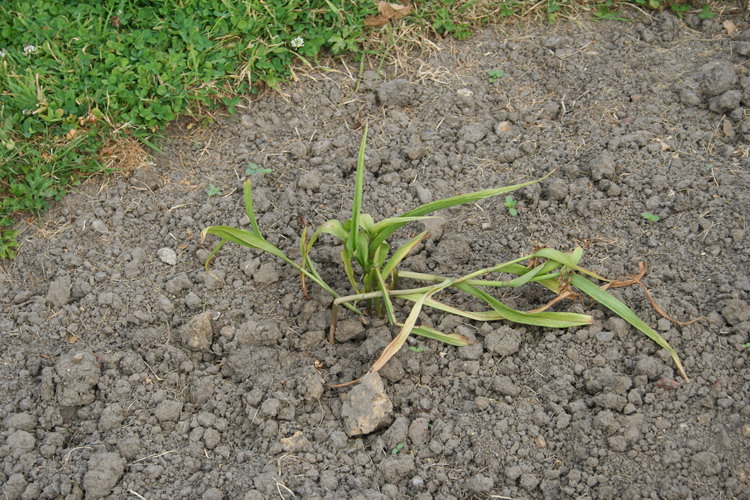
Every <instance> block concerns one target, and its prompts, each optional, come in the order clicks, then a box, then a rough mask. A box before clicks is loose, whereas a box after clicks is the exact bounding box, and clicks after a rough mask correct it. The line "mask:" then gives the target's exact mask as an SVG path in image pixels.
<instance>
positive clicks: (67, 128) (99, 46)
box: [0, 0, 714, 258]
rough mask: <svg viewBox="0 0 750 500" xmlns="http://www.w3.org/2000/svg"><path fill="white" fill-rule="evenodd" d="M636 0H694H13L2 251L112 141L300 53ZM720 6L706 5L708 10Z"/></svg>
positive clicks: (1, 41)
mask: <svg viewBox="0 0 750 500" xmlns="http://www.w3.org/2000/svg"><path fill="white" fill-rule="evenodd" d="M628 4H630V5H635V6H638V7H639V8H642V9H654V10H662V9H665V8H672V9H673V10H674V11H675V12H682V11H681V10H680V9H683V10H684V7H680V6H681V5H694V2H677V1H672V0H630V1H616V0H588V1H576V2H571V1H570V0H542V2H539V1H537V0H425V1H424V2H419V3H418V4H416V5H414V6H413V9H412V13H411V14H410V15H408V16H406V17H404V18H403V19H401V20H400V21H398V24H396V23H394V22H389V23H388V24H386V25H385V26H383V27H382V28H376V29H371V30H367V29H366V28H365V26H364V24H365V22H364V20H365V19H366V18H368V17H369V16H372V15H374V14H375V13H376V9H377V4H376V2H373V1H372V0H247V1H243V2H231V1H228V0H179V1H178V0H164V1H161V2H151V1H148V0H105V1H103V2H67V1H65V0H37V1H29V0H7V1H5V2H2V3H0V20H2V21H3V22H1V23H0V258H8V257H13V255H14V251H15V249H16V248H17V246H18V244H17V241H16V236H17V231H15V230H14V225H15V223H16V221H17V219H18V218H19V217H20V216H25V215H26V214H32V215H38V214H40V213H42V212H43V211H44V210H46V209H47V208H48V207H49V205H50V202H52V201H55V200H59V199H61V198H62V196H64V195H65V194H66V193H67V192H68V191H69V190H70V189H71V188H74V187H75V186H77V185H79V184H80V183H81V182H82V181H83V180H84V179H86V178H87V177H89V176H92V175H95V174H99V173H108V172H111V171H113V170H115V169H118V168H120V167H121V166H120V165H119V164H120V163H121V162H120V161H119V159H113V158H112V157H110V156H109V153H108V151H109V150H111V149H113V148H112V147H111V146H110V145H111V144H112V143H117V142H118V141H126V142H127V141H132V140H133V139H135V140H137V141H138V143H139V144H141V145H142V146H143V147H145V148H146V149H151V148H153V147H155V146H156V144H157V143H158V139H159V138H160V137H161V136H160V131H161V130H163V128H164V126H165V125H166V124H167V123H168V122H170V121H171V120H173V119H174V118H175V117H176V116H177V115H179V114H181V113H187V114H191V115H193V116H198V117H203V118H204V119H205V120H209V121H210V118H205V114H204V113H203V111H204V110H205V109H206V108H209V107H213V106H217V105H218V106H223V107H224V108H225V109H226V110H227V111H228V112H230V113H234V112H235V111H236V107H237V105H238V104H239V103H240V97H239V96H241V95H245V94H247V93H248V92H256V91H257V90H258V88H259V87H260V86H263V85H268V86H271V87H273V86H275V85H277V84H278V83H279V82H280V81H282V80H284V79H286V78H287V77H288V76H289V75H290V65H292V64H293V63H300V62H301V63H303V64H305V63H309V62H310V61H313V60H315V59H316V58H317V57H318V56H319V55H320V54H321V52H323V51H325V53H326V54H331V55H334V56H335V55H342V54H348V53H352V52H354V53H356V54H358V55H359V56H360V57H363V56H364V55H365V54H367V53H368V52H372V53H374V54H375V55H377V56H378V58H379V59H380V60H381V65H382V61H383V60H384V57H385V54H386V53H388V52H390V51H391V50H399V49H400V48H401V46H402V45H404V46H409V45H412V46H413V44H410V43H404V39H403V37H402V35H400V34H399V32H398V28H396V26H409V31H410V32H413V33H416V35H415V37H416V38H412V40H416V41H415V42H414V43H415V44H419V41H418V40H419V38H420V37H421V38H424V37H426V36H429V34H430V32H434V33H437V34H438V35H441V36H453V37H455V38H457V39H465V38H468V37H469V36H470V35H471V34H472V31H473V30H474V29H475V28H477V27H480V26H484V25H487V24H495V23H500V22H503V21H505V20H507V19H518V18H525V19H531V20H536V19H540V18H543V19H547V21H550V22H555V21H558V20H559V19H560V18H562V17H575V16H578V15H580V14H581V13H585V12H592V11H593V13H594V14H593V15H594V16H595V17H597V18H600V19H617V18H618V17H617V14H618V13H619V12H620V11H621V8H622V7H623V6H626V5H628ZM713 15H714V14H713V12H711V11H710V9H708V8H707V6H703V9H702V10H701V11H700V14H699V16H700V17H702V18H706V19H707V18H710V17H712V16H713ZM365 40H369V41H370V42H369V43H368V48H369V49H370V50H365V49H364V48H363V42H364V41H365ZM500 76H501V75H500ZM500 76H498V75H491V74H490V75H489V78H490V81H491V82H492V81H494V80H496V79H497V78H499V77H500ZM114 149H117V148H116V147H115V148H114ZM136 156H141V153H136ZM125 163H127V162H125Z"/></svg>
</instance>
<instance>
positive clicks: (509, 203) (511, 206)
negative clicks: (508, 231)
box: [503, 195, 518, 217]
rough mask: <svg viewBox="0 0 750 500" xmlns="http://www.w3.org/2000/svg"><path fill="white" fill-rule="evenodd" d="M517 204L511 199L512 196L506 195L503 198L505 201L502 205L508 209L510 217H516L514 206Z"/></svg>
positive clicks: (516, 211)
mask: <svg viewBox="0 0 750 500" xmlns="http://www.w3.org/2000/svg"><path fill="white" fill-rule="evenodd" d="M517 204H518V202H517V201H516V200H514V199H513V197H512V196H510V195H508V196H506V197H505V201H504V202H503V205H505V207H506V208H507V209H508V213H509V214H510V215H511V217H515V216H516V215H518V210H516V205H517Z"/></svg>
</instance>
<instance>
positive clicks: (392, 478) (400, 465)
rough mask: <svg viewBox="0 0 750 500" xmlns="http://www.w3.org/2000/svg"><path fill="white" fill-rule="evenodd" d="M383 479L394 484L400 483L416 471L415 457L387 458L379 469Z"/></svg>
mask: <svg viewBox="0 0 750 500" xmlns="http://www.w3.org/2000/svg"><path fill="white" fill-rule="evenodd" d="M378 469H379V470H380V474H382V476H383V478H384V479H386V480H387V481H389V482H392V483H398V482H399V481H401V480H402V479H404V478H406V477H407V476H408V475H409V474H410V473H411V472H413V471H414V469H415V465H414V457H412V456H410V455H407V456H403V457H398V458H387V459H385V460H383V461H382V462H380V465H379V467H378Z"/></svg>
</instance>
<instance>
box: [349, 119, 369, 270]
mask: <svg viewBox="0 0 750 500" xmlns="http://www.w3.org/2000/svg"><path fill="white" fill-rule="evenodd" d="M367 127H368V126H367V124H365V132H364V134H362V143H361V144H360V146H359V154H358V155H357V173H356V175H355V178H354V200H353V201H352V218H351V223H350V225H349V237H348V238H347V239H346V249H347V250H348V251H349V252H350V253H351V254H352V255H355V254H356V253H357V245H358V244H359V241H358V240H359V238H358V237H357V235H358V234H359V214H360V212H361V211H362V190H363V188H364V179H365V146H366V145H367Z"/></svg>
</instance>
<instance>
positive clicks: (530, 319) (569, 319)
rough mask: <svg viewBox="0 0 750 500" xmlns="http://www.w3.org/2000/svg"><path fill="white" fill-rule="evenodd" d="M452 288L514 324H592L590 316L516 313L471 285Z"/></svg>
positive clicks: (562, 325) (563, 313) (559, 326)
mask: <svg viewBox="0 0 750 500" xmlns="http://www.w3.org/2000/svg"><path fill="white" fill-rule="evenodd" d="M454 286H455V287H456V288H458V289H459V290H461V291H464V292H466V293H468V294H470V295H473V296H474V297H477V298H479V299H482V300H484V301H485V302H487V303H488V304H489V305H490V307H492V308H493V309H494V310H495V311H497V312H498V313H499V314H500V315H502V316H503V317H504V318H505V319H507V320H509V321H513V322H514V323H520V324H523V325H534V326H543V327H546V328H570V327H571V326H583V325H590V324H591V323H592V322H593V319H592V318H591V316H586V315H584V314H577V313H568V312H548V311H544V312H535V313H527V312H523V311H517V310H516V309H513V308H511V307H508V306H506V305H505V304H503V303H502V302H500V301H499V300H497V299H496V298H495V297H492V296H491V295H489V294H488V293H486V292H484V291H482V290H480V289H478V288H476V287H473V286H471V285H467V284H465V283H458V284H455V285H454Z"/></svg>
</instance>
